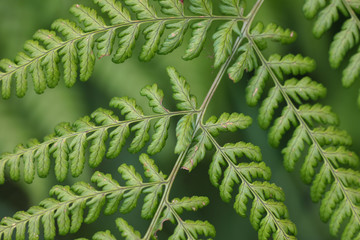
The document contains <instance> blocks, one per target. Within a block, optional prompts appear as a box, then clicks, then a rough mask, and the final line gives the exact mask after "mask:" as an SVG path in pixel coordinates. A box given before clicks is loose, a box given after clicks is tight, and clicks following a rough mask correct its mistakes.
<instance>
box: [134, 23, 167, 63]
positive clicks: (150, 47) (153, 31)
mask: <svg viewBox="0 0 360 240" xmlns="http://www.w3.org/2000/svg"><path fill="white" fill-rule="evenodd" d="M164 28H165V21H158V22H155V23H153V24H151V25H149V26H148V27H146V28H145V29H144V31H143V33H144V35H145V44H144V45H143V46H142V49H141V53H140V57H139V58H140V60H142V61H149V60H150V59H151V58H153V57H154V55H155V53H156V51H157V50H158V47H159V43H160V38H161V35H162V34H163V32H164Z"/></svg>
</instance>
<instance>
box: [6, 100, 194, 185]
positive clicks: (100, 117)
mask: <svg viewBox="0 0 360 240" xmlns="http://www.w3.org/2000/svg"><path fill="white" fill-rule="evenodd" d="M114 100H115V99H114ZM194 112H195V113H196V110H192V111H178V112H166V113H162V114H161V113H158V114H154V115H148V116H145V115H142V116H138V117H136V118H130V119H126V120H123V121H119V120H118V118H117V117H116V116H115V115H113V113H112V112H111V111H108V110H104V109H99V110H97V111H95V112H94V113H93V114H92V117H93V119H94V121H95V123H97V124H98V125H95V124H94V123H93V122H91V121H90V118H89V117H84V118H82V119H80V120H78V121H77V122H76V123H75V125H74V126H73V127H72V126H70V125H69V124H60V125H59V126H58V127H56V129H55V133H54V135H51V136H49V137H46V138H45V141H44V142H42V143H39V142H34V143H32V144H30V145H28V147H23V146H19V147H17V148H16V149H15V151H14V153H4V154H2V156H1V158H0V183H4V181H5V169H6V167H7V166H9V167H10V177H11V178H12V179H14V180H18V179H19V177H20V175H21V174H20V169H21V168H20V164H21V158H22V159H23V161H24V164H25V165H28V166H31V167H26V168H24V169H23V171H24V174H25V176H28V177H26V178H25V181H26V182H32V180H33V178H34V174H35V171H34V168H35V164H37V168H38V175H39V176H40V177H45V176H47V175H48V173H49V171H50V156H51V154H52V155H53V157H54V159H55V169H56V171H55V175H56V177H57V179H58V180H59V181H63V180H64V179H65V177H66V175H67V172H68V167H67V166H68V162H69V161H70V163H71V164H75V163H76V162H75V160H72V159H71V156H72V154H74V157H75V158H77V157H78V156H83V155H84V152H82V153H81V152H79V151H85V149H86V143H87V142H91V145H90V153H91V154H94V155H90V160H89V164H90V165H91V166H93V167H95V166H97V165H98V164H100V162H101V160H102V157H103V156H104V154H105V145H104V143H105V140H106V138H107V135H108V131H109V132H110V134H109V135H110V138H111V141H110V147H109V148H108V153H107V156H108V157H111V158H114V157H116V156H117V155H118V154H119V153H120V150H121V147H122V146H123V145H124V143H125V140H126V138H127V137H128V135H129V133H128V132H129V126H130V125H134V124H135V126H136V124H142V123H147V122H149V121H151V120H156V119H160V120H161V119H169V118H171V117H174V116H179V115H180V116H181V115H188V114H194ZM84 124H85V125H86V126H81V125H84ZM131 130H132V131H137V129H134V128H132V129H131ZM148 130H149V129H148ZM164 131H165V129H164ZM166 131H167V129H166ZM164 137H165V136H164V135H159V136H154V139H153V141H154V140H155V142H156V141H159V140H158V139H163V138H164ZM134 140H135V139H134ZM81 142H83V143H81ZM158 143H159V142H158ZM164 144H165V142H164V141H162V144H157V145H156V146H153V147H149V148H148V151H149V152H151V153H155V152H157V151H159V150H161V148H162V146H164ZM79 147H80V148H79ZM155 148H156V149H155ZM26 156H27V157H26ZM40 156H41V157H42V158H43V159H42V160H41V158H40ZM68 157H70V159H68ZM78 161H79V160H78ZM83 161H85V160H83ZM44 164H45V165H47V167H46V168H45V169H41V170H39V169H40V168H41V167H42V166H43V165H44ZM83 168H84V164H83V162H82V163H81V164H80V165H72V166H71V173H72V175H73V176H78V175H79V174H80V173H81V172H82V170H83Z"/></svg>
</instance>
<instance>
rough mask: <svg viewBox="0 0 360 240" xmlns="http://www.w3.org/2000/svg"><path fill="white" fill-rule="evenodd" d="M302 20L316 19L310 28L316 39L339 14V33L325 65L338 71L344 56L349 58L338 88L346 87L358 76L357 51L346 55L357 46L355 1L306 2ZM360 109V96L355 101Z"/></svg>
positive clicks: (359, 27) (358, 28)
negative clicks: (341, 20) (341, 85)
mask: <svg viewBox="0 0 360 240" xmlns="http://www.w3.org/2000/svg"><path fill="white" fill-rule="evenodd" d="M303 10H304V13H305V16H306V17H308V18H313V17H315V16H316V15H318V18H317V19H316V21H315V25H314V28H313V32H314V35H315V36H316V37H320V36H321V35H322V34H324V33H325V32H326V31H328V30H329V29H330V28H331V27H332V25H333V24H334V23H335V22H336V21H338V19H339V14H340V13H341V14H342V15H344V16H345V18H346V19H345V20H344V22H342V23H341V24H342V26H341V30H336V31H337V33H336V34H335V35H334V39H333V41H332V43H331V45H330V48H329V62H330V65H331V67H333V68H338V67H340V64H341V63H342V62H343V61H344V59H345V58H346V56H350V59H349V62H348V63H346V67H345V69H344V70H343V76H342V84H343V86H344V87H350V86H351V85H352V84H353V83H354V82H355V80H356V79H357V78H358V77H359V74H360V67H359V66H360V64H359V63H360V50H359V49H360V48H359V49H357V50H356V51H353V52H351V53H350V54H349V52H350V50H351V49H354V48H357V47H358V46H359V38H360V32H359V31H360V19H359V16H358V14H357V13H358V10H359V3H358V1H345V0H334V1H329V2H328V3H327V2H326V1H317V0H316V1H314V0H307V1H306V2H305V4H304V7H303ZM358 105H359V106H360V95H359V97H358Z"/></svg>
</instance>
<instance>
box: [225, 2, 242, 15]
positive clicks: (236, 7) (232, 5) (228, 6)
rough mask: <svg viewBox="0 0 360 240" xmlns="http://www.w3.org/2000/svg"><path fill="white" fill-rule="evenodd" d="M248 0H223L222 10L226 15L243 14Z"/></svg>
mask: <svg viewBox="0 0 360 240" xmlns="http://www.w3.org/2000/svg"><path fill="white" fill-rule="evenodd" d="M245 7H246V2H245V1H243V0H221V4H220V11H221V12H222V13H223V14H226V15H233V16H239V17H241V16H243V13H244V10H245Z"/></svg>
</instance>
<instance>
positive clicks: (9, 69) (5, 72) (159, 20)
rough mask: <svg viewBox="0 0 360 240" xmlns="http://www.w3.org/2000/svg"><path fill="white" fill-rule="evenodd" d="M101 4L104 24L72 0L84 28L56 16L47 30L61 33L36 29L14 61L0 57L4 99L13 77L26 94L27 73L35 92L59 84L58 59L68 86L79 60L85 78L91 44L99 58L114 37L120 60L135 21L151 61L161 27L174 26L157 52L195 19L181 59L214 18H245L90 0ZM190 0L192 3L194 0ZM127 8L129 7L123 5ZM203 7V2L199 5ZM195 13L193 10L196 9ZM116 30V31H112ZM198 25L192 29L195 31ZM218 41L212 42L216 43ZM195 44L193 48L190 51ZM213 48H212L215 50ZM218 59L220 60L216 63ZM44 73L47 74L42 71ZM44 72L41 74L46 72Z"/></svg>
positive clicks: (129, 46) (144, 55) (197, 45)
mask: <svg viewBox="0 0 360 240" xmlns="http://www.w3.org/2000/svg"><path fill="white" fill-rule="evenodd" d="M94 2H95V3H96V4H98V5H99V6H100V7H101V11H102V12H103V13H105V14H107V15H108V16H109V18H110V23H111V24H110V25H107V24H106V23H105V21H104V20H103V18H102V17H101V16H100V15H98V14H97V12H96V11H95V10H93V9H90V8H87V7H84V6H81V5H79V4H76V5H74V6H73V7H72V8H71V12H72V13H73V14H74V15H75V17H77V18H78V20H79V21H80V22H82V23H83V25H84V27H83V29H82V28H80V27H78V26H77V25H76V24H75V23H74V22H71V21H68V20H63V19H58V20H56V21H55V22H54V23H53V24H52V29H54V30H56V31H57V32H59V33H61V34H62V35H63V38H61V37H59V36H57V33H56V32H55V31H48V30H39V31H38V32H37V33H35V35H34V36H33V38H34V40H30V41H28V42H27V43H26V44H25V46H24V50H25V52H21V53H19V54H18V55H17V57H16V58H15V62H13V61H11V60H9V59H2V60H1V61H0V69H2V70H0V81H1V82H2V96H3V97H4V98H9V97H10V93H11V82H12V79H13V78H15V79H16V92H17V95H18V96H19V97H22V96H24V95H25V93H26V90H27V75H28V72H30V73H31V74H32V76H33V77H32V78H33V81H34V87H35V91H36V92H37V93H42V92H44V90H45V88H46V85H47V86H48V87H55V86H56V85H57V83H58V80H59V76H60V72H59V66H58V63H59V61H60V59H61V61H62V63H63V66H64V79H65V84H66V86H68V87H71V86H72V85H74V84H75V82H76V80H77V75H78V64H79V65H80V69H79V72H80V80H82V81H87V80H88V79H89V77H90V76H91V74H92V71H93V69H94V64H95V54H94V50H95V49H94V48H95V46H96V48H97V49H98V51H97V56H98V57H99V58H102V57H103V56H105V55H110V54H111V53H112V50H113V45H114V41H115V39H116V38H118V39H119V48H118V49H117V51H116V53H115V54H114V57H113V61H114V62H123V61H125V60H126V59H127V58H129V57H130V56H131V55H132V50H133V47H134V44H135V41H136V39H137V37H138V34H139V29H140V26H143V25H145V26H146V27H145V28H144V31H143V34H144V36H145V40H146V41H145V44H144V45H143V48H142V51H141V54H140V59H141V60H144V61H148V60H150V59H151V58H152V57H153V56H154V54H155V52H157V50H158V47H159V45H160V38H161V36H162V34H163V30H164V27H165V26H166V27H168V28H175V29H176V30H175V32H173V33H171V34H170V35H169V36H168V37H167V38H166V39H165V40H164V42H163V43H162V45H161V47H160V49H159V53H161V54H167V53H169V52H171V51H172V50H174V49H175V48H177V47H178V46H179V45H180V44H181V42H182V39H183V37H184V34H185V32H186V30H187V25H188V23H189V22H194V21H195V23H193V24H192V26H193V27H194V29H195V30H194V31H193V38H192V39H191V40H190V43H189V49H188V50H187V54H186V57H185V58H186V59H191V58H194V57H195V56H197V55H198V54H199V53H200V51H201V49H202V46H203V43H204V41H205V36H206V30H207V28H208V27H210V25H211V23H212V22H213V21H218V20H220V21H226V22H228V21H230V22H234V23H236V22H238V21H240V22H242V21H245V20H246V18H245V17H243V16H242V15H236V16H233V15H230V16H226V15H224V16H216V15H213V14H205V15H204V16H196V15H194V16H187V15H185V14H184V12H183V9H182V5H181V4H180V5H179V3H176V2H174V3H171V4H175V5H171V4H170V5H167V4H169V3H168V2H167V1H160V2H159V4H160V6H161V11H162V12H163V14H164V15H167V16H157V14H156V12H155V10H154V8H153V7H152V6H150V5H149V3H148V1H140V0H134V1H125V5H127V7H124V6H123V5H122V4H121V3H120V2H116V1H114V0H94ZM192 4H196V1H194V2H193V3H192ZM128 8H129V10H128ZM198 8H199V9H202V8H203V6H199V7H198ZM130 12H133V13H135V14H136V19H131V14H130ZM198 13H199V12H195V14H198ZM199 20H201V22H204V21H205V22H208V23H209V25H208V26H207V27H206V28H205V29H203V30H205V31H201V36H200V35H198V33H200V32H199V31H198V28H197V27H196V24H198V22H197V21H199ZM117 29H121V31H120V33H119V35H118V36H116V30H117ZM196 29H197V30H196ZM220 45H222V44H217V45H216V46H220ZM194 49H196V51H195V52H194ZM215 52H217V51H216V50H215ZM221 62H222V60H221V61H219V63H221ZM44 71H45V73H47V74H44ZM45 76H46V77H45Z"/></svg>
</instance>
